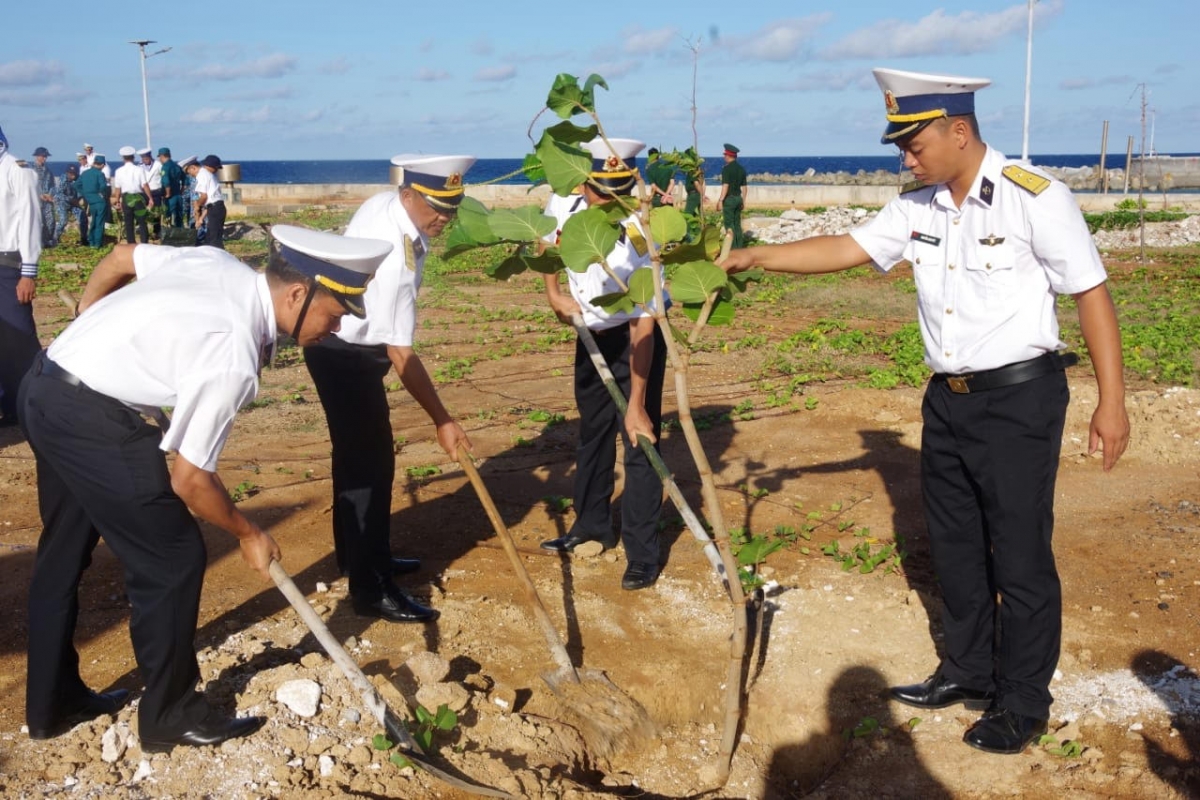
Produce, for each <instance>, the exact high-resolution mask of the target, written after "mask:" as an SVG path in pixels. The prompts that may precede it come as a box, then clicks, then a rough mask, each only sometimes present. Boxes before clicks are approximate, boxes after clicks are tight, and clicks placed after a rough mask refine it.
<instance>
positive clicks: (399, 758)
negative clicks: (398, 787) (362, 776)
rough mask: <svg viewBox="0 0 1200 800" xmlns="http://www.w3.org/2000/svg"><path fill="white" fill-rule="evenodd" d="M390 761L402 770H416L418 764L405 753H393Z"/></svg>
mask: <svg viewBox="0 0 1200 800" xmlns="http://www.w3.org/2000/svg"><path fill="white" fill-rule="evenodd" d="M388 761H390V762H392V763H393V764H395V765H396V766H397V767H399V768H400V769H404V768H405V767H414V768H415V767H416V766H417V764H416V763H414V762H413V761H412V760H411V759H410V758H409V757H408V756H406V755H404V754H403V753H392V755H391V756H390V757H389V758H388Z"/></svg>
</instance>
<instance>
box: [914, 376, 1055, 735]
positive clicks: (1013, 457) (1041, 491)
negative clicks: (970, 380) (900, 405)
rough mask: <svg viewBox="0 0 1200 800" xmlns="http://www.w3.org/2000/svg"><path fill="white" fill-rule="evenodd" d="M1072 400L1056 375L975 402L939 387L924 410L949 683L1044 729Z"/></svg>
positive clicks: (980, 395)
mask: <svg viewBox="0 0 1200 800" xmlns="http://www.w3.org/2000/svg"><path fill="white" fill-rule="evenodd" d="M1068 400H1069V392H1068V389H1067V379H1066V375H1065V374H1064V373H1063V372H1054V373H1051V374H1049V375H1046V376H1043V377H1041V378H1037V379H1035V380H1032V381H1028V382H1027V383H1021V384H1017V385H1015V386H1006V387H1002V388H999V389H991V390H988V391H983V392H976V393H971V394H955V393H953V392H952V391H950V388H949V386H948V385H947V384H946V383H945V382H931V383H930V384H929V386H928V388H927V389H926V391H925V399H924V403H923V406H922V416H923V418H924V429H923V433H922V437H921V484H922V494H923V498H924V505H925V517H926V519H927V521H928V524H929V543H930V550H931V552H932V556H933V565H934V569H935V571H936V573H937V577H938V582H939V583H940V585H941V589H942V603H943V610H942V622H943V626H944V629H945V637H946V638H945V645H946V658H945V660H944V661H943V670H944V674H945V675H946V677H947V678H948V679H950V680H951V681H954V682H956V683H960V684H963V685H965V686H970V687H973V688H977V689H985V690H987V689H994V690H995V691H996V693H997V700H998V702H999V704H1000V705H1002V706H1003V707H1005V708H1008V709H1009V710H1011V711H1015V712H1017V713H1020V714H1025V715H1027V716H1031V717H1039V718H1042V719H1045V718H1047V717H1048V716H1049V711H1050V704H1051V702H1052V698H1051V695H1050V689H1049V687H1050V679H1051V678H1052V677H1053V675H1054V669H1055V666H1056V665H1057V663H1058V655H1059V646H1060V640H1061V636H1062V589H1061V586H1060V584H1059V579H1058V571H1057V569H1056V568H1055V564H1054V551H1053V549H1052V547H1051V534H1052V533H1053V529H1054V482H1055V478H1056V476H1057V472H1058V457H1059V451H1060V449H1061V447H1062V432H1063V425H1064V422H1065V419H1066V410H1067V402H1068ZM997 595H998V596H999V602H997Z"/></svg>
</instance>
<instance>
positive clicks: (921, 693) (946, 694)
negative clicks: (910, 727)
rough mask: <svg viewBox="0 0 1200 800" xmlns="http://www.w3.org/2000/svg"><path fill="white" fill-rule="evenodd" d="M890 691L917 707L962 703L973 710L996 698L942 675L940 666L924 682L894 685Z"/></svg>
mask: <svg viewBox="0 0 1200 800" xmlns="http://www.w3.org/2000/svg"><path fill="white" fill-rule="evenodd" d="M890 693H891V696H892V698H893V699H895V700H899V701H900V702H901V703H905V704H907V705H910V706H916V707H917V708H945V707H946V706H952V705H954V704H955V703H962V704H963V706H964V707H966V708H969V709H971V710H972V711H983V710H985V709H986V708H988V707H989V706H991V704H992V700H993V698H994V695H993V694H992V692H985V691H983V690H982V689H972V688H970V687H967V686H960V685H958V684H957V683H951V682H950V681H948V680H946V678H945V676H943V675H942V670H941V668H940V667H939V668H938V671H937V672H935V673H933V675H932V676H931V677H930V678H929V680H927V681H925V682H924V683H916V684H912V685H911V686H893V687H892V688H891V690H890Z"/></svg>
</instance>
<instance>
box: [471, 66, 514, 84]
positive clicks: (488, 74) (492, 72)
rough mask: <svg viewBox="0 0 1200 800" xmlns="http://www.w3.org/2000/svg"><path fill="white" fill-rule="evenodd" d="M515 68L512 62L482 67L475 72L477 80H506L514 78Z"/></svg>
mask: <svg viewBox="0 0 1200 800" xmlns="http://www.w3.org/2000/svg"><path fill="white" fill-rule="evenodd" d="M516 75H517V68H516V67H514V66H513V65H512V64H500V65H499V66H495V67H483V68H481V69H480V70H478V71H477V72H476V73H475V80H477V81H507V80H511V79H513V78H515V77H516Z"/></svg>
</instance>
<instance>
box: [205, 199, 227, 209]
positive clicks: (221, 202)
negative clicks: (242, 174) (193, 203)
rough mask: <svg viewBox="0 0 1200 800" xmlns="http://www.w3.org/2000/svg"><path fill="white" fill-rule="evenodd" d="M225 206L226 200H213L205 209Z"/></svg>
mask: <svg viewBox="0 0 1200 800" xmlns="http://www.w3.org/2000/svg"><path fill="white" fill-rule="evenodd" d="M223 205H225V201H224V200H213V201H212V202H211V203H209V204H208V205H206V206H205V208H212V207H213V206H223Z"/></svg>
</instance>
